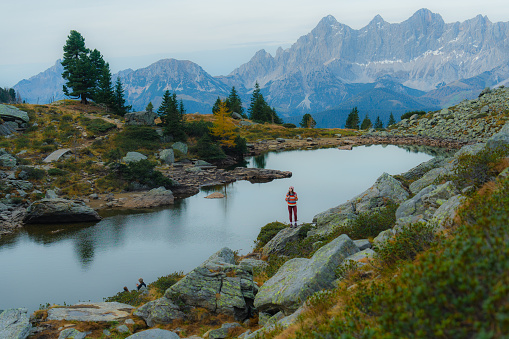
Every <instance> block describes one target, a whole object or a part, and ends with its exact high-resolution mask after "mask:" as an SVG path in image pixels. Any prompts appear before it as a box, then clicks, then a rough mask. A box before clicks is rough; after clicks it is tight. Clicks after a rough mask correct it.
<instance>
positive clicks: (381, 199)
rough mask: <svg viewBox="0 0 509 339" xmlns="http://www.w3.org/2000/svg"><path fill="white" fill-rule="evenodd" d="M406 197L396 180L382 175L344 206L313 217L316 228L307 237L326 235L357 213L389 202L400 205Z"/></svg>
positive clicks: (403, 189)
mask: <svg viewBox="0 0 509 339" xmlns="http://www.w3.org/2000/svg"><path fill="white" fill-rule="evenodd" d="M408 196H409V194H408V192H407V191H406V190H405V188H404V187H403V185H402V184H401V183H400V182H399V181H398V180H396V179H394V178H393V177H392V176H391V175H389V174H387V173H383V174H382V175H381V176H380V177H379V178H378V179H377V180H376V182H375V184H374V185H373V186H371V187H370V188H368V189H367V190H366V191H364V192H362V193H361V194H359V195H358V196H356V197H354V198H353V199H351V200H349V201H348V202H346V203H344V204H341V205H339V206H337V207H334V208H331V209H329V210H327V211H325V212H322V213H319V214H317V215H315V216H314V218H313V222H315V223H316V224H317V228H316V229H315V230H313V231H311V232H310V233H309V235H320V234H326V233H328V232H330V231H331V230H332V229H334V227H336V226H338V225H341V224H342V223H344V222H345V221H346V220H348V219H351V218H355V217H356V215H357V214H358V213H362V212H367V211H369V210H371V209H373V208H378V207H382V206H384V205H385V204H386V203H387V201H389V200H390V201H393V202H396V203H401V202H403V201H405V200H406V199H407V198H408Z"/></svg>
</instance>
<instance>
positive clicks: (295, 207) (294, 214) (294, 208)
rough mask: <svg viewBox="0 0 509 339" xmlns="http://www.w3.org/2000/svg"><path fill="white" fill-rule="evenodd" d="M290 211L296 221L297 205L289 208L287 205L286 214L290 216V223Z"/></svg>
mask: <svg viewBox="0 0 509 339" xmlns="http://www.w3.org/2000/svg"><path fill="white" fill-rule="evenodd" d="M292 210H293V216H294V219H295V221H297V205H294V206H290V205H288V214H289V215H290V222H292Z"/></svg>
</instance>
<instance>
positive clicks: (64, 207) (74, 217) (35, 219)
mask: <svg viewBox="0 0 509 339" xmlns="http://www.w3.org/2000/svg"><path fill="white" fill-rule="evenodd" d="M98 220H101V217H100V216H99V214H97V212H96V211H94V210H93V209H92V208H90V207H88V206H87V205H85V203H84V202H82V201H74V200H67V199H60V198H57V199H42V200H38V201H35V202H33V203H32V204H31V205H30V206H29V207H28V208H27V212H26V215H25V217H24V219H23V222H24V223H27V224H45V223H68V222H86V221H98Z"/></svg>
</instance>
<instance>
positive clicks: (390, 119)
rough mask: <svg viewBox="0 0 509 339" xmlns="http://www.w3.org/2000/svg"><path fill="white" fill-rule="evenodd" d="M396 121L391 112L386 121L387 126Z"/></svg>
mask: <svg viewBox="0 0 509 339" xmlns="http://www.w3.org/2000/svg"><path fill="white" fill-rule="evenodd" d="M395 123H396V119H394V115H393V114H392V112H391V115H390V116H389V122H388V123H387V127H389V126H392V125H394V124H395Z"/></svg>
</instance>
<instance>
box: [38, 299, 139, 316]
mask: <svg viewBox="0 0 509 339" xmlns="http://www.w3.org/2000/svg"><path fill="white" fill-rule="evenodd" d="M133 309H134V307H133V306H131V305H127V304H122V303H117V302H98V303H90V302H88V303H85V302H82V303H77V304H75V305H72V306H69V307H55V308H50V309H49V310H48V318H47V319H48V320H76V321H117V320H119V319H124V318H127V317H128V316H129V315H130V313H131V311H132V310H133Z"/></svg>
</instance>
